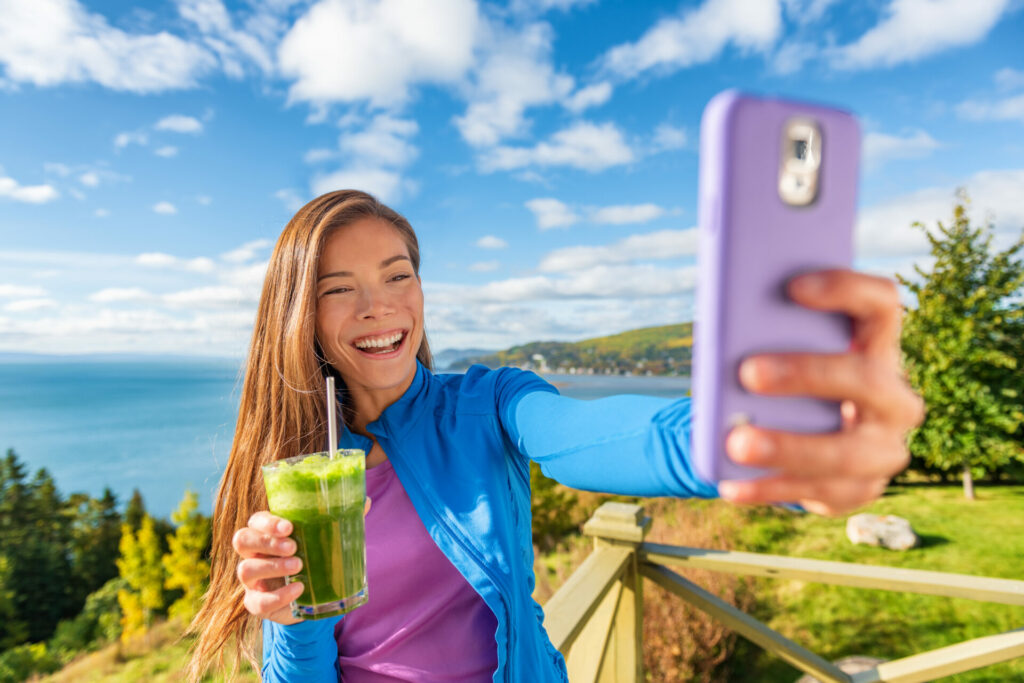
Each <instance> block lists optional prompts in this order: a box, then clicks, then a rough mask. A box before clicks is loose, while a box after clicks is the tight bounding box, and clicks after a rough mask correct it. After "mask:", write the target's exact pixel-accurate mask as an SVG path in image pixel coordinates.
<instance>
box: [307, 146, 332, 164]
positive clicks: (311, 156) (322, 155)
mask: <svg viewBox="0 0 1024 683" xmlns="http://www.w3.org/2000/svg"><path fill="white" fill-rule="evenodd" d="M335 156H337V152H335V151H334V150H333V149H323V148H317V149H311V150H309V151H308V152H306V153H305V154H303V155H302V160H303V161H305V162H306V163H307V164H318V163H320V162H321V161H328V160H330V159H333V158H334V157H335Z"/></svg>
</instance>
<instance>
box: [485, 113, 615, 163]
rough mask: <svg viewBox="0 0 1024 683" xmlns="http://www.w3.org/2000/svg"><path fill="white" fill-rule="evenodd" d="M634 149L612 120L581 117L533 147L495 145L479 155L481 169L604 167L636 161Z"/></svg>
mask: <svg viewBox="0 0 1024 683" xmlns="http://www.w3.org/2000/svg"><path fill="white" fill-rule="evenodd" d="M634 158H635V155H634V153H633V150H632V149H630V147H629V145H627V144H626V141H625V140H624V139H623V137H622V133H621V132H620V131H619V129H618V128H616V127H615V125H614V124H612V123H603V124H600V125H598V124H594V123H590V122H588V121H579V122H577V123H574V124H573V125H572V126H570V127H569V128H564V129H562V130H560V131H558V132H557V133H555V134H554V135H552V136H551V138H550V140H549V141H547V142H540V143H538V144H537V145H536V146H534V147H505V146H501V147H495V148H493V149H490V150H486V151H485V152H484V153H483V154H482V155H481V159H480V165H481V167H482V170H484V171H485V172H487V171H508V170H514V169H519V168H524V167H526V166H533V165H536V166H571V167H574V168H579V169H583V170H585V171H591V172H595V171H601V170H604V169H606V168H609V167H611V166H617V165H620V164H628V163H630V162H631V161H633V160H634Z"/></svg>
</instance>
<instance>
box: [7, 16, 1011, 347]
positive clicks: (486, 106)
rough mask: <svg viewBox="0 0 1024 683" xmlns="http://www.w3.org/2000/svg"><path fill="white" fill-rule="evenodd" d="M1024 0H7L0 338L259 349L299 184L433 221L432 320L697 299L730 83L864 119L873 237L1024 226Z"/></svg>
mask: <svg viewBox="0 0 1024 683" xmlns="http://www.w3.org/2000/svg"><path fill="white" fill-rule="evenodd" d="M1022 46H1024V0H867V1H864V2H855V3H850V2H846V3H844V2H837V1H836V0H700V1H697V0H694V1H688V2H679V1H678V0H675V1H670V2H653V1H650V2H648V1H644V2H636V1H634V0H510V1H509V2H507V3H488V2H477V1H476V0H430V2H423V1H422V0H381V1H379V2H371V1H369V0H264V1H263V2H257V1H256V0H238V1H229V2H225V1H224V0H161V1H154V2H133V1H130V0H82V1H80V0H31V2H28V1H26V0H0V351H29V352H40V353H61V354H69V353H95V352H132V353H160V354H190V355H208V356H227V357H241V356H243V355H244V354H245V352H246V348H247V345H248V342H249V337H250V334H251V329H252V323H253V317H254V313H255V309H256V302H257V299H258V296H259V291H260V287H261V284H262V279H263V275H264V270H265V265H266V262H267V259H268V256H269V254H270V251H271V249H272V247H273V244H274V241H275V240H276V239H277V236H278V235H279V233H280V231H281V229H282V228H283V227H284V225H285V224H286V223H287V221H288V219H289V218H290V216H291V215H292V214H293V213H294V211H295V210H296V209H297V208H298V207H299V206H301V205H302V204H303V203H305V202H306V201H308V200H310V199H312V198H313V197H315V196H317V195H318V194H320V193H322V192H326V191H330V190H334V189H339V188H358V189H364V190H367V191H369V192H372V193H374V194H376V195H377V196H379V197H380V198H381V199H382V200H384V201H385V202H387V203H388V204H389V205H391V206H393V207H394V208H395V209H397V210H398V211H400V212H402V213H403V214H404V215H405V216H406V217H407V218H408V219H409V220H410V221H411V223H412V225H413V227H414V228H415V229H416V230H417V233H418V235H419V239H420V244H421V251H422V257H423V263H422V267H421V273H420V274H421V277H422V280H423V286H424V293H425V298H426V328H427V333H428V336H429V338H430V340H431V345H432V347H433V348H434V349H435V350H441V349H446V348H466V347H474V348H490V349H498V348H504V347H507V346H509V345H512V344H517V343H524V342H528V341H535V340H541V339H545V340H552V339H557V340H578V339H583V338H587V337H592V336H599V335H605V334H612V333H616V332H620V331H623V330H627V329H633V328H637V327H644V326H650V325H662V324H669V323H674V322H680V321H688V320H692V319H693V305H694V288H695V286H696V282H697V263H696V257H695V254H696V244H697V240H696V229H695V225H696V199H697V168H698V154H697V148H698V142H699V122H700V115H701V112H702V110H703V107H704V105H705V104H706V103H707V101H708V100H709V99H710V98H711V97H712V96H713V95H714V94H716V93H717V92H719V91H721V90H725V89H727V88H740V89H743V90H746V91H749V92H752V93H755V94H761V95H773V96H776V95H777V96H784V97H790V98H796V99H802V100H809V101H815V102H821V103H825V104H829V105H832V106H837V107H840V108H843V109H847V110H850V111H852V112H854V113H855V114H856V115H857V116H858V117H859V119H860V122H861V126H862V129H863V134H864V135H863V154H862V167H861V169H862V170H861V182H860V189H859V216H858V219H857V228H856V240H855V242H856V255H857V258H856V264H855V265H856V267H857V268H858V269H862V270H865V271H867V272H872V273H877V274H881V275H886V276H891V275H892V274H893V273H895V272H900V273H903V274H906V275H910V274H911V273H912V267H913V265H914V264H918V265H920V266H922V267H928V265H929V263H930V261H929V259H928V248H927V241H926V239H925V237H924V235H923V233H922V232H921V231H919V230H916V229H914V228H912V227H911V224H912V223H913V222H914V221H922V222H924V223H925V224H926V225H929V226H933V229H934V225H935V222H936V221H937V220H948V219H949V216H950V215H951V210H952V206H953V202H954V197H955V191H956V189H957V188H958V187H963V188H966V189H967V191H968V192H969V193H970V196H971V197H972V206H971V209H972V215H973V216H974V217H975V219H976V220H978V221H991V223H992V225H993V226H994V228H995V231H996V236H997V239H996V243H995V246H996V247H997V248H998V247H1000V246H1006V245H1007V244H1009V243H1010V242H1011V241H1012V240H1013V239H1014V238H1015V237H1016V236H1018V235H1019V234H1020V231H1021V229H1022V226H1024V47H1022Z"/></svg>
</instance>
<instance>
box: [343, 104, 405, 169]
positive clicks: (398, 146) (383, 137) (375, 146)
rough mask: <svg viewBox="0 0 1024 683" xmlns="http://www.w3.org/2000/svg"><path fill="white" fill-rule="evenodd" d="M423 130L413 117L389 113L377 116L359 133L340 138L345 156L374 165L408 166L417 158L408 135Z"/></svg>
mask: <svg viewBox="0 0 1024 683" xmlns="http://www.w3.org/2000/svg"><path fill="white" fill-rule="evenodd" d="M418 131H419V126H417V125H416V122H415V121H413V120H412V119H400V118H396V117H393V116H391V115H389V114H380V115H378V116H375V117H374V118H373V120H372V121H370V123H369V125H367V126H366V127H365V128H364V129H363V130H361V131H358V132H355V133H343V134H342V135H341V139H340V141H339V147H340V148H341V152H342V157H343V158H347V159H355V160H356V161H357V162H358V163H362V164H367V165H373V166H397V167H401V166H406V165H408V164H409V163H410V162H411V161H412V160H413V159H415V158H416V154H417V150H416V147H415V146H414V145H412V144H411V143H410V142H409V140H408V138H410V137H412V136H413V135H415V134H416V133H417V132H418Z"/></svg>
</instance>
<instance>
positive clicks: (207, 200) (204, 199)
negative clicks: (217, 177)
mask: <svg viewBox="0 0 1024 683" xmlns="http://www.w3.org/2000/svg"><path fill="white" fill-rule="evenodd" d="M196 201H197V202H199V204H200V205H201V206H209V205H210V204H212V203H213V197H208V196H207V195H205V194H201V195H199V196H198V197H196Z"/></svg>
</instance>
